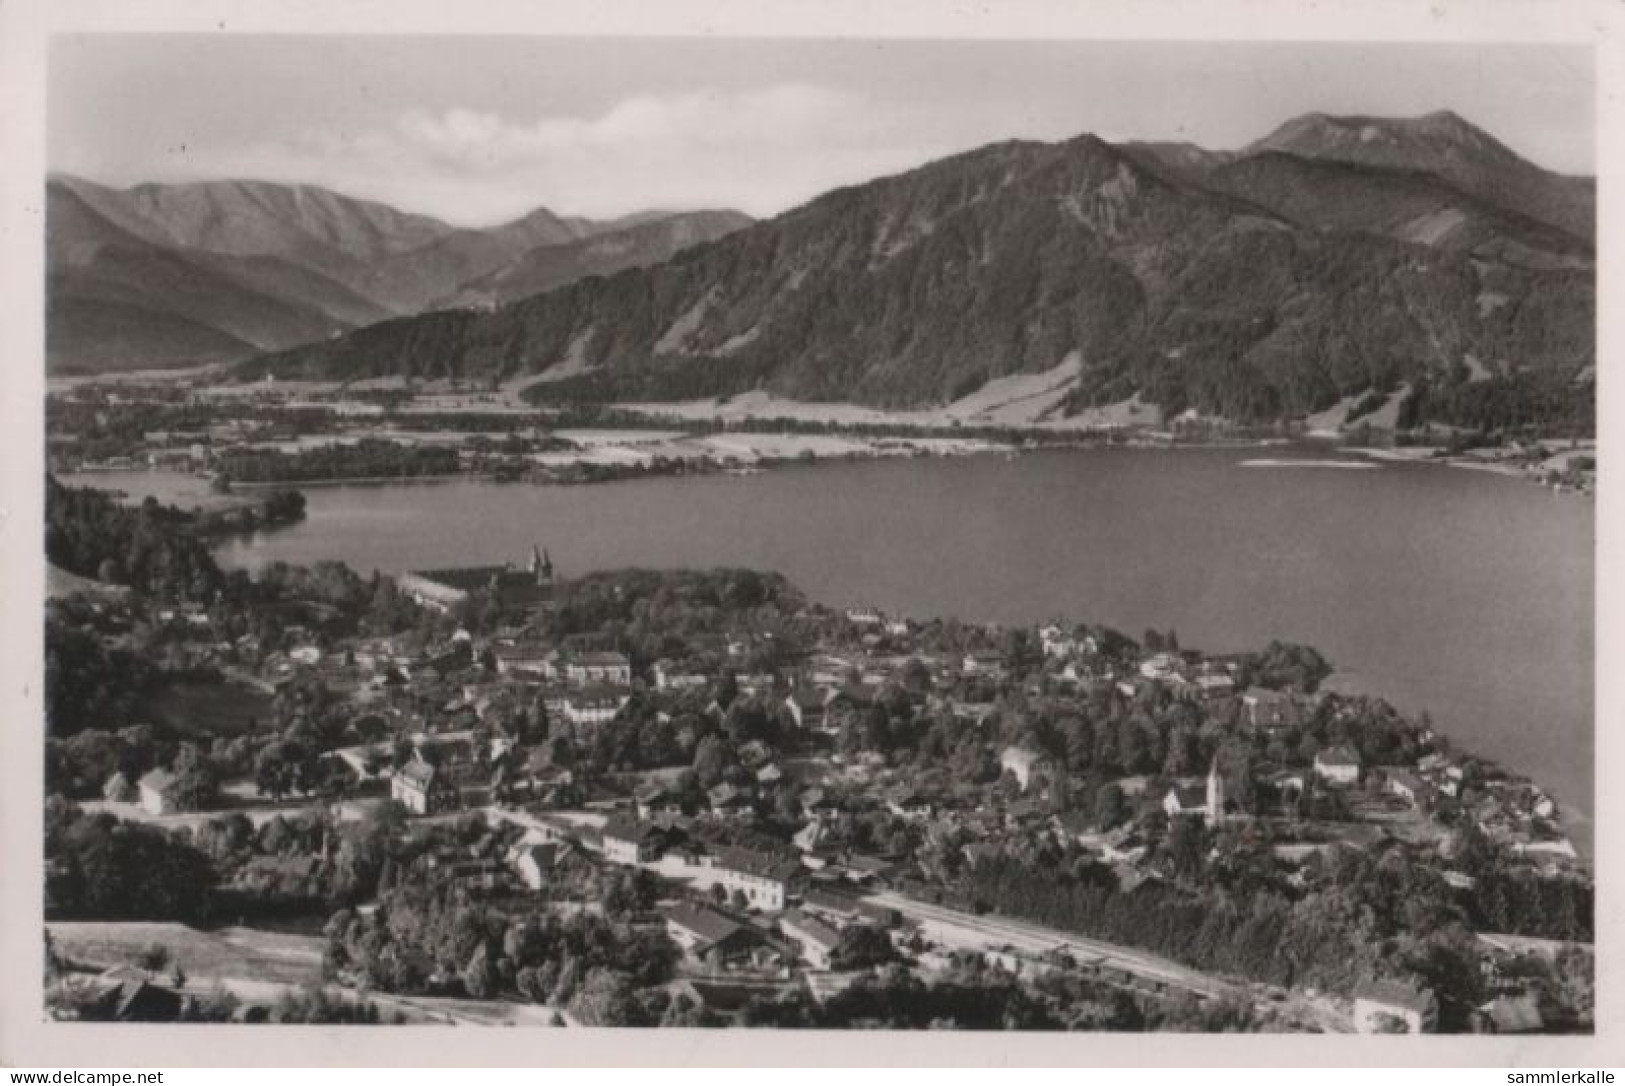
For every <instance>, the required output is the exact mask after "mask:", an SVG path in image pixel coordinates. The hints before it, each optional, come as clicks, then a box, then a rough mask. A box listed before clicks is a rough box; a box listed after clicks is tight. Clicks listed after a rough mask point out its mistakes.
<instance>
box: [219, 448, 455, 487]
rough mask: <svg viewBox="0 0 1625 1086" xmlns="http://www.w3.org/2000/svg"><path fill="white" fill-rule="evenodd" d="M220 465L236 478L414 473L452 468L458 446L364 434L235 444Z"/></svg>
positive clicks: (291, 478)
mask: <svg viewBox="0 0 1625 1086" xmlns="http://www.w3.org/2000/svg"><path fill="white" fill-rule="evenodd" d="M219 466H220V471H221V472H222V473H223V474H224V475H225V476H226V477H227V478H228V479H230V480H231V481H232V482H234V483H239V482H240V483H294V482H316V481H326V480H332V479H394V478H414V477H418V476H424V475H451V474H454V473H455V472H456V471H457V450H456V449H454V448H450V447H448V446H444V445H409V444H405V443H403V442H396V441H386V440H382V439H379V438H363V439H361V440H360V441H357V442H355V443H353V444H343V443H338V442H334V443H333V444H330V445H318V446H315V447H313V448H308V449H300V450H299V451H297V452H283V451H281V450H280V449H234V450H232V451H230V452H226V453H222V454H221V456H220V458H219Z"/></svg>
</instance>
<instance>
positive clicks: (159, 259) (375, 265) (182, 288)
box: [46, 176, 749, 372]
mask: <svg viewBox="0 0 1625 1086" xmlns="http://www.w3.org/2000/svg"><path fill="white" fill-rule="evenodd" d="M46 189H47V192H46V195H47V217H46V223H47V235H48V240H47V262H48V277H49V286H50V298H49V307H48V320H47V361H48V365H49V366H50V368H51V369H52V370H53V372H62V371H65V370H74V371H94V370H100V369H120V368H130V367H145V366H169V367H174V366H189V365H197V364H206V363H213V362H221V361H230V360H234V359H238V358H244V357H248V356H251V355H253V354H255V353H258V352H260V351H265V350H275V349H280V348H285V347H290V346H294V345H297V344H303V343H309V342H313V341H317V340H322V339H325V338H327V337H329V336H332V335H336V334H338V333H340V332H344V331H347V330H350V329H353V328H357V327H361V326H364V325H367V324H371V323H374V322H376V321H378V320H383V319H386V318H389V317H394V316H401V315H405V314H412V313H416V312H418V311H420V310H421V309H423V308H424V307H425V306H427V305H429V304H430V303H432V302H435V301H438V300H441V299H445V298H447V297H449V296H451V295H452V294H455V293H456V292H457V291H459V290H460V289H461V288H462V286H463V285H464V284H465V283H466V282H468V281H470V280H474V279H478V278H480V277H482V276H486V275H490V274H492V273H493V272H497V271H500V270H501V269H502V268H504V267H505V266H506V265H508V264H510V263H513V262H515V261H519V260H522V259H524V258H526V257H528V256H530V255H531V254H532V253H533V252H534V251H536V250H538V249H545V248H548V247H550V246H558V245H572V244H575V243H578V242H582V241H585V240H587V239H590V238H592V237H594V236H595V235H597V234H600V233H603V232H605V231H611V232H613V231H619V230H624V229H626V228H628V227H634V226H639V225H656V224H658V223H660V222H662V221H664V220H665V219H667V218H671V217H673V215H674V214H675V213H665V212H652V213H639V214H636V215H633V216H626V217H623V218H621V219H617V220H611V221H609V222H607V223H597V222H594V221H592V220H589V219H582V218H564V217H561V216H559V215H557V214H555V213H553V212H552V211H549V210H548V209H546V208H538V209H536V210H535V211H532V212H531V213H529V214H527V215H525V216H523V217H521V218H519V219H516V220H514V221H512V222H509V223H504V224H501V225H499V226H495V227H491V228H487V229H473V228H460V227H454V226H451V225H449V224H447V223H444V222H441V221H439V220H438V219H434V218H431V217H429V216H425V215H414V214H409V213H406V212H401V211H398V210H396V209H394V208H392V207H389V206H387V205H385V204H381V203H377V202H373V201H366V200H358V199H354V198H351V197H347V196H341V195H339V194H337V193H334V192H330V191H328V190H326V189H322V188H319V187H316V186H312V185H282V184H273V183H269V182H259V181H206V182H196V183H185V184H172V185H158V184H143V185H136V186H133V187H131V188H128V189H116V188H111V187H109V186H105V185H99V184H96V183H95V182H91V181H86V180H84V179H81V178H75V177H68V176H54V177H52V178H50V179H49V180H48V182H47V186H46ZM676 217H677V218H679V219H681V218H682V217H683V216H681V215H680V214H678V215H676ZM737 218H738V219H743V216H738V217H737ZM743 221H749V220H748V219H744V220H743ZM736 224H737V223H736V222H730V225H736ZM719 228H720V227H719ZM677 233H681V229H680V228H679V229H678V230H677ZM701 233H702V235H704V236H709V235H708V234H705V233H704V232H703V231H702V232H701ZM673 251H674V250H673V249H672V248H671V246H670V245H669V244H668V245H655V246H654V248H653V249H652V250H651V252H650V254H648V255H647V256H644V255H642V254H637V253H631V254H627V256H626V257H625V260H626V261H627V265H628V266H629V265H630V264H632V263H639V262H649V261H652V260H657V259H664V258H665V257H667V256H669V255H671V252H673ZM555 278H557V279H559V280H560V281H563V279H564V278H567V276H564V275H562V274H561V275H560V276H557V277H555Z"/></svg>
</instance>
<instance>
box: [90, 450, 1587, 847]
mask: <svg viewBox="0 0 1625 1086" xmlns="http://www.w3.org/2000/svg"><path fill="white" fill-rule="evenodd" d="M1266 455H1267V457H1268V460H1267V462H1265V463H1252V464H1249V463H1248V461H1258V460H1259V459H1261V458H1262V457H1265V456H1266ZM1353 459H1354V458H1352V457H1348V456H1345V455H1341V454H1338V453H1336V452H1334V451H1331V450H1322V449H1300V448H1293V449H1291V450H1290V451H1289V453H1281V452H1280V451H1279V450H1270V452H1269V453H1268V454H1263V453H1261V452H1260V451H1259V450H1257V449H1246V450H1242V449H1175V450H1123V449H1091V450H1065V451H1053V452H1040V453H1032V454H1029V455H1024V456H1021V457H1019V458H1016V459H1005V458H1002V457H996V456H969V457H958V458H942V459H916V460H897V461H893V460H868V461H854V462H843V463H836V464H821V465H816V466H806V467H795V468H786V469H782V470H775V471H771V472H767V473H765V474H759V475H751V476H744V477H739V476H725V475H708V476H694V477H687V478H663V479H650V480H640V481H632V482H620V483H612V484H602V485H595V486H580V487H556V486H542V487H537V486H529V485H525V484H506V485H503V484H492V483H483V482H473V481H450V482H432V483H414V484H401V485H384V486H332V487H311V488H309V489H308V490H307V491H306V496H307V498H308V506H307V508H308V514H309V515H308V519H307V520H306V521H305V522H304V523H302V524H299V525H297V526H294V527H291V528H286V529H281V530H277V531H274V532H269V533H264V534H261V535H258V536H255V537H252V538H245V539H239V540H235V541H231V542H227V543H225V544H223V545H221V546H220V548H219V550H218V554H219V557H220V560H221V562H222V563H223V564H225V565H228V566H234V567H249V568H252V567H257V566H260V565H262V564H264V563H266V562H269V561H273V560H278V559H280V560H283V561H287V562H299V563H308V562H313V561H316V560H318V559H323V558H339V559H342V560H344V561H345V562H347V563H349V564H350V565H351V566H353V567H355V568H356V569H358V570H360V571H362V572H364V573H365V572H370V571H371V570H373V569H378V570H382V571H385V572H398V571H401V570H405V569H412V568H428V567H436V566H449V565H475V564H483V563H492V562H502V561H505V560H511V561H513V562H515V563H518V562H521V561H523V560H524V559H525V558H526V556H527V555H528V554H529V551H530V547H531V544H532V542H536V543H539V544H541V545H543V546H545V547H547V548H548V549H549V551H550V552H551V555H552V558H553V561H554V563H555V564H556V565H557V567H558V569H559V571H560V574H561V575H562V576H566V577H567V576H570V575H573V574H579V573H584V572H587V571H589V570H595V569H606V568H613V567H617V566H656V567H678V566H700V567H703V566H724V565H731V566H750V567H755V568H762V569H775V570H778V571H780V572H782V573H784V574H785V575H786V576H788V577H790V578H791V579H792V580H793V581H794V582H795V583H796V584H798V585H799V586H801V587H802V588H803V589H805V590H806V591H807V592H808V593H809V594H810V595H811V596H812V597H813V598H815V599H817V600H820V601H822V602H826V603H829V604H832V605H843V604H852V603H860V602H861V603H871V604H874V605H877V606H879V607H881V608H883V609H885V610H888V611H892V612H896V613H900V614H906V615H913V616H918V617H930V616H935V615H941V616H948V615H954V616H958V617H959V618H961V619H965V620H970V621H986V622H1003V623H1036V622H1041V621H1044V620H1048V619H1051V618H1056V617H1065V618H1068V619H1073V620H1087V621H1091V622H1101V623H1105V624H1107V625H1110V626H1115V627H1117V628H1119V629H1121V630H1123V631H1124V632H1126V633H1128V634H1130V635H1131V636H1134V637H1139V636H1140V635H1141V633H1142V632H1143V631H1144V630H1145V629H1146V628H1147V627H1149V626H1155V627H1156V628H1158V629H1160V630H1167V629H1169V628H1173V629H1175V630H1177V632H1178V634H1179V639H1180V642H1181V643H1182V644H1184V645H1185V646H1187V647H1192V648H1201V649H1205V650H1209V651H1229V650H1239V649H1252V648H1261V647H1263V646H1264V645H1265V644H1266V643H1267V642H1269V641H1270V640H1271V639H1280V640H1285V641H1300V642H1305V643H1308V644H1310V645H1313V646H1315V647H1316V648H1318V649H1320V650H1321V651H1322V652H1323V653H1324V654H1325V655H1326V656H1327V657H1328V659H1330V660H1331V661H1332V663H1333V664H1334V665H1335V666H1336V667H1337V669H1338V673H1337V675H1336V676H1334V678H1333V680H1332V685H1333V687H1334V688H1338V689H1351V688H1352V689H1359V690H1363V691H1368V692H1371V693H1375V694H1380V695H1382V696H1383V697H1386V698H1387V699H1388V700H1390V701H1391V702H1393V703H1394V704H1395V705H1396V706H1398V707H1399V708H1400V709H1401V710H1403V711H1406V712H1411V713H1420V712H1421V711H1422V710H1427V711H1429V712H1430V713H1431V714H1432V716H1433V719H1434V721H1435V723H1436V724H1437V725H1438V726H1439V727H1440V728H1441V729H1442V730H1444V731H1445V732H1447V733H1448V734H1450V735H1451V736H1452V737H1454V738H1456V739H1457V740H1458V741H1459V742H1460V743H1461V744H1462V745H1464V746H1466V747H1468V748H1470V749H1472V750H1475V751H1478V752H1481V753H1483V754H1485V755H1488V756H1490V757H1493V758H1495V759H1497V760H1499V761H1501V762H1503V763H1504V764H1506V765H1507V766H1509V767H1511V768H1514V769H1517V770H1520V771H1523V772H1526V773H1528V774H1530V775H1531V776H1533V777H1534V778H1535V779H1536V780H1537V781H1539V782H1541V783H1542V784H1543V785H1544V786H1545V787H1547V788H1548V789H1550V790H1551V791H1552V792H1553V793H1554V794H1555V795H1556V796H1557V797H1558V799H1559V800H1560V801H1561V802H1562V803H1563V805H1564V806H1565V807H1566V808H1568V809H1569V810H1570V812H1571V819H1572V822H1571V825H1572V828H1573V831H1574V833H1575V837H1576V844H1578V845H1581V847H1583V848H1585V847H1588V844H1589V839H1590V836H1591V828H1590V825H1589V822H1588V821H1587V820H1586V819H1585V818H1583V817H1581V818H1575V817H1574V816H1575V815H1576V814H1579V813H1582V812H1583V813H1585V814H1589V812H1590V811H1591V810H1592V809H1593V808H1592V796H1593V783H1592V782H1593V764H1594V760H1593V747H1594V744H1593V735H1594V730H1593V708H1592V685H1593V684H1592V666H1593V665H1592V655H1593V652H1592V646H1593V620H1592V581H1593V540H1594V522H1595V521H1594V517H1595V514H1594V507H1593V505H1592V503H1591V502H1590V500H1589V499H1585V498H1581V497H1577V496H1574V495H1572V494H1567V495H1557V494H1553V493H1552V492H1550V491H1548V490H1546V489H1544V488H1541V487H1537V486H1534V485H1532V484H1529V483H1526V482H1522V481H1520V480H1516V479H1508V478H1504V477H1501V476H1497V475H1492V474H1487V473H1483V472H1474V471H1463V470H1458V469H1453V468H1449V467H1445V466H1440V465H1426V464H1403V463H1382V464H1380V465H1379V466H1374V467H1370V468H1367V469H1366V470H1330V467H1331V465H1329V464H1325V465H1323V466H1317V464H1316V462H1324V461H1329V460H1338V461H1351V460H1353ZM1362 463H1369V462H1364V461H1362ZM100 478H101V479H102V480H103V481H102V482H101V483H99V484H98V485H104V486H106V485H116V486H121V487H126V488H129V489H132V490H134V489H138V486H137V483H136V480H135V478H133V477H129V476H126V477H122V478H115V479H111V480H110V479H108V478H107V477H100ZM85 481H93V480H91V479H87V480H85Z"/></svg>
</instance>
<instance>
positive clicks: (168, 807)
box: [136, 769, 180, 815]
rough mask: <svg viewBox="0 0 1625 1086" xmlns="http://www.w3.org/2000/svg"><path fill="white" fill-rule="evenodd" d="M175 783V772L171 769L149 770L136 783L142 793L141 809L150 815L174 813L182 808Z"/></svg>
mask: <svg viewBox="0 0 1625 1086" xmlns="http://www.w3.org/2000/svg"><path fill="white" fill-rule="evenodd" d="M175 785H176V777H175V774H173V773H171V772H170V771H169V770H167V769H154V770H151V771H149V772H148V773H147V774H146V775H145V776H143V777H142V778H141V780H140V782H139V783H138V784H137V785H136V787H137V789H138V790H139V791H140V793H141V809H142V810H143V811H146V812H147V813H148V814H150V815H167V814H174V813H175V812H176V811H178V810H180V801H179V799H177V798H176V788H175Z"/></svg>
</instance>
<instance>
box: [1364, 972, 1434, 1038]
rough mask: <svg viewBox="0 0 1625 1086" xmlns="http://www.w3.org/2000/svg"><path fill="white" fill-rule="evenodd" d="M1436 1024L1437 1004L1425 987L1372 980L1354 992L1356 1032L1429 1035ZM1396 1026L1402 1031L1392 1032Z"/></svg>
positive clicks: (1392, 981) (1400, 982) (1431, 993)
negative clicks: (1401, 1028) (1400, 1027)
mask: <svg viewBox="0 0 1625 1086" xmlns="http://www.w3.org/2000/svg"><path fill="white" fill-rule="evenodd" d="M1438 1021H1439V1003H1438V1000H1436V999H1435V998H1434V997H1433V992H1432V991H1431V990H1429V989H1427V988H1417V987H1416V986H1415V985H1412V984H1407V983H1405V982H1403V981H1396V980H1376V981H1367V982H1365V983H1364V984H1361V985H1360V986H1359V987H1358V988H1356V989H1355V990H1354V1031H1355V1032H1356V1033H1388V1032H1405V1033H1430V1032H1432V1030H1433V1028H1434V1027H1435V1026H1436V1025H1438ZM1397 1025H1403V1026H1404V1029H1403V1030H1395V1029H1393V1027H1394V1026H1397Z"/></svg>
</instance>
